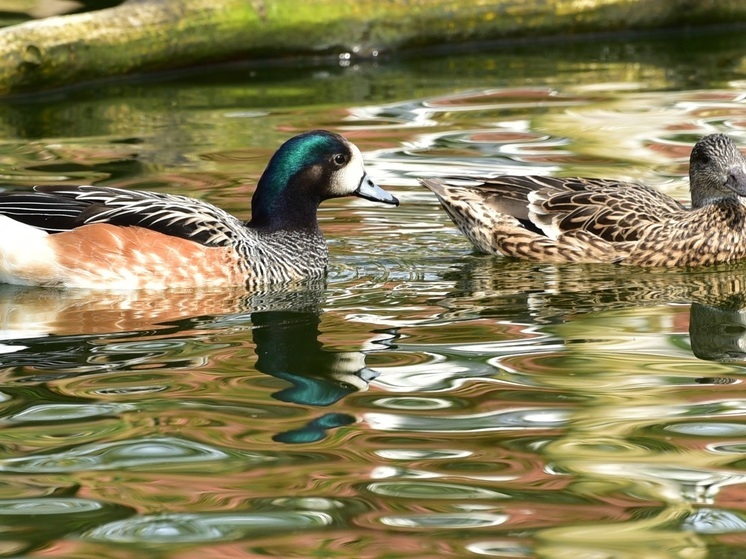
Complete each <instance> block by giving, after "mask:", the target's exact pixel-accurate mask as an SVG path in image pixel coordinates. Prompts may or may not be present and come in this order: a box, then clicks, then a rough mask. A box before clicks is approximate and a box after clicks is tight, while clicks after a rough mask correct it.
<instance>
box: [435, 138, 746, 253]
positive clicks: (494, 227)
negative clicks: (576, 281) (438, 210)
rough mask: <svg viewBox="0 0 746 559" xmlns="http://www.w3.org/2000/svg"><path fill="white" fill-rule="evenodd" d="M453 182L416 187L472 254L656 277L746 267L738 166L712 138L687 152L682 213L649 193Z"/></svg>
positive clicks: (582, 183)
mask: <svg viewBox="0 0 746 559" xmlns="http://www.w3.org/2000/svg"><path fill="white" fill-rule="evenodd" d="M458 181H459V182H461V183H462V184H461V185H458V184H453V181H450V182H446V181H444V180H439V179H424V180H422V183H423V184H424V185H425V186H426V187H427V188H429V189H430V190H432V191H433V192H434V193H435V194H436V196H437V197H438V199H439V200H440V203H441V204H442V205H443V208H445V210H446V212H448V214H449V215H450V216H451V219H453V221H454V222H455V223H456V225H457V226H458V227H459V229H460V230H461V231H462V233H464V235H466V236H467V237H468V238H469V240H470V241H471V242H472V243H473V244H474V246H475V247H476V248H477V249H478V250H479V251H481V252H485V253H489V254H502V255H504V256H509V257H513V258H519V259H524V260H535V261H543V262H552V263H562V262H618V263H622V264H632V265H638V266H661V267H673V266H706V265H711V264H718V263H725V262H733V261H736V260H741V259H744V258H746V200H745V199H744V197H745V196H746V160H745V159H744V157H743V155H741V153H740V152H739V151H738V149H737V148H736V146H735V144H734V143H733V142H732V141H731V140H730V138H728V137H727V136H724V135H722V134H712V135H710V136H705V137H704V138H702V139H701V140H700V141H699V142H697V144H696V145H695V146H694V149H693V150H692V154H691V158H690V167H689V183H690V190H691V197H692V207H691V209H687V208H685V207H684V206H682V205H681V204H679V203H678V202H677V201H675V200H673V199H672V198H670V197H668V196H666V195H665V194H662V193H661V192H658V191H657V190H655V189H653V188H650V187H647V186H643V185H639V184H632V183H622V182H616V181H611V180H603V179H582V178H574V179H561V178H554V177H537V176H523V177H520V176H503V177H496V178H489V179H476V178H473V177H460V178H459V179H458ZM465 181H470V182H471V183H474V182H475V181H477V182H479V183H480V184H478V185H464V184H463V183H464V182H465Z"/></svg>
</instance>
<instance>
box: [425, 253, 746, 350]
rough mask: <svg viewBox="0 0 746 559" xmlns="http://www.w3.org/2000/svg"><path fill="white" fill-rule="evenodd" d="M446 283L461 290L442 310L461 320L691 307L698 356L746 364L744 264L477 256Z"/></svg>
mask: <svg viewBox="0 0 746 559" xmlns="http://www.w3.org/2000/svg"><path fill="white" fill-rule="evenodd" d="M445 277H446V279H451V280H455V281H456V284H455V289H454V290H453V291H452V292H450V293H449V294H448V295H447V296H446V297H445V298H444V299H442V300H441V301H440V302H439V304H440V305H441V306H443V307H445V308H447V309H448V311H449V313H452V314H454V316H458V317H459V318H460V319H463V318H464V317H474V316H482V317H499V318H500V319H502V320H511V321H514V322H524V323H536V324H559V323H563V322H567V321H568V320H573V317H576V316H578V315H584V314H590V313H603V312H608V311H614V310H620V309H634V308H639V307H646V306H660V305H683V304H690V305H691V306H690V313H689V340H690V344H691V351H692V353H693V354H694V356H695V357H697V358H699V359H703V360H709V361H721V362H729V361H744V360H746V276H745V275H744V269H743V265H735V266H727V267H717V268H710V269H695V270H654V269H650V270H648V269H638V268H625V267H619V266H613V265H610V266H605V265H567V266H554V265H546V264H534V263H526V262H515V261H509V260H505V259H500V258H491V257H478V258H474V259H473V260H471V261H470V262H468V263H467V264H466V265H464V266H462V267H461V268H460V269H458V270H455V271H451V272H448V273H447V274H446V275H445ZM464 313H467V314H466V315H465V314H464Z"/></svg>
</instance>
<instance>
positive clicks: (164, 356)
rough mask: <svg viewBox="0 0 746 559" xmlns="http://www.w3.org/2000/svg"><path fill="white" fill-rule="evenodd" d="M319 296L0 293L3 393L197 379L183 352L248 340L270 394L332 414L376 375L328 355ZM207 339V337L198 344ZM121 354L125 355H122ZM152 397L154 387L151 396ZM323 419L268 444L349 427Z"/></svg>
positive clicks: (198, 357)
mask: <svg viewBox="0 0 746 559" xmlns="http://www.w3.org/2000/svg"><path fill="white" fill-rule="evenodd" d="M324 295H325V291H324V289H323V288H322V287H319V288H313V287H311V286H307V288H301V289H299V290H296V291H277V292H266V293H265V292H254V293H247V292H246V291H244V290H234V291H231V290H221V291H218V292H214V293H209V292H195V291H185V292H183V293H182V292H178V291H174V292H169V293H168V295H167V296H164V294H163V293H160V292H159V293H158V294H157V295H152V294H151V295H148V294H147V293H145V292H142V293H136V292H124V293H122V292H108V293H102V292H95V293H92V294H87V293H86V292H85V291H82V290H81V291H75V290H49V289H39V288H28V287H19V286H8V285H0V339H1V340H3V342H2V343H0V368H2V369H5V382H6V386H7V387H8V388H9V389H10V390H13V388H12V386H11V385H13V384H22V385H24V386H28V384H39V385H40V386H42V385H45V384H46V383H48V382H54V381H55V380H58V379H65V378H73V377H78V376H82V375H89V374H105V375H117V374H120V373H126V372H128V371H138V370H141V369H142V367H143V364H144V363H147V364H148V367H149V368H150V369H151V370H152V369H153V368H157V369H161V368H173V369H175V370H182V369H202V368H204V367H205V366H206V365H207V364H208V362H209V358H207V357H205V355H203V353H202V352H199V351H198V352H189V351H187V352H186V353H185V352H183V351H182V350H181V348H182V347H183V346H184V344H190V343H192V342H193V341H194V342H196V343H200V340H202V339H203V338H204V340H205V342H206V343H208V344H211V343H213V341H214V340H215V333H216V332H218V333H219V332H221V331H222V329H223V328H225V329H227V330H228V331H234V332H235V331H237V329H238V330H239V331H244V332H247V333H248V331H250V332H251V336H252V338H253V341H254V344H255V347H256V349H255V351H256V354H257V361H256V369H257V370H258V371H259V372H261V373H263V374H266V375H271V376H273V377H276V378H279V379H282V380H283V381H286V382H287V383H288V386H287V387H286V388H282V389H281V390H279V391H277V392H275V393H274V394H272V397H273V398H275V399H276V400H279V401H282V402H289V403H293V404H297V405H299V406H314V407H324V406H332V405H334V404H335V403H337V402H339V401H340V400H341V399H343V398H344V397H345V396H347V395H349V394H351V393H353V392H356V391H359V390H366V389H367V387H368V383H369V382H370V381H371V380H373V379H374V378H376V377H377V376H378V373H377V372H375V371H373V370H372V369H369V368H367V367H366V366H365V354H364V353H363V352H361V351H339V352H335V351H331V350H329V349H328V348H324V347H323V344H322V342H321V341H319V336H320V329H319V328H320V324H321V316H322V311H321V304H322V301H323V300H324ZM205 336H207V337H206V338H205ZM125 347H126V351H125V350H124V348H125ZM153 389H154V390H156V389H157V387H155V388H153ZM355 421H356V419H355V417H354V416H352V415H349V414H344V413H336V412H329V413H326V414H323V415H321V416H319V417H316V418H314V419H313V420H311V421H310V422H308V423H307V424H306V425H303V426H301V427H299V428H297V429H294V430H292V431H288V432H283V433H279V434H277V435H275V437H274V439H275V440H276V441H278V442H282V443H305V442H313V441H318V440H320V439H323V438H324V437H325V436H326V433H327V431H329V430H330V429H334V428H337V427H341V426H344V425H348V424H350V423H353V422H355Z"/></svg>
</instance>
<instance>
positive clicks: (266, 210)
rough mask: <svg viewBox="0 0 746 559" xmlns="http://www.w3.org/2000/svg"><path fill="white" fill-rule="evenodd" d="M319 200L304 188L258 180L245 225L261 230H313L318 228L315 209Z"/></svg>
mask: <svg viewBox="0 0 746 559" xmlns="http://www.w3.org/2000/svg"><path fill="white" fill-rule="evenodd" d="M320 202H321V200H318V199H315V198H314V197H311V196H309V195H308V193H306V192H302V193H297V192H293V189H291V188H283V189H281V190H278V189H272V188H267V185H265V184H263V182H262V181H260V182H259V185H258V186H257V189H256V192H255V193H254V196H253V198H252V201H251V221H250V222H249V223H248V226H249V227H251V228H253V229H257V230H263V231H279V230H286V231H307V232H315V231H318V230H319V224H318V219H317V217H316V212H317V210H318V206H319V203H320Z"/></svg>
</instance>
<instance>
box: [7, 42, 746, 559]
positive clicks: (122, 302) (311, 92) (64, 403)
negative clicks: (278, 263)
mask: <svg viewBox="0 0 746 559" xmlns="http://www.w3.org/2000/svg"><path fill="white" fill-rule="evenodd" d="M742 36H743V30H736V31H735V32H729V33H726V32H724V31H722V30H721V31H718V32H716V33H713V34H708V35H700V36H693V35H686V34H679V35H670V36H659V37H653V38H648V39H644V40H643V39H639V40H636V41H633V40H629V39H626V40H618V41H614V40H595V41H592V42H591V41H587V42H580V43H576V44H568V45H557V44H549V43H548V44H539V45H537V46H522V45H517V46H503V47H501V48H497V47H489V48H487V47H485V48H483V49H480V50H479V52H465V53H457V54H444V53H437V54H433V55H432V56H429V57H428V56H424V55H423V56H422V57H420V58H407V59H400V60H381V61H379V62H377V63H361V64H354V63H353V64H350V65H345V66H338V65H335V64H332V63H327V62H324V61H321V62H318V63H314V64H315V65H308V64H302V63H300V62H299V63H297V64H296V63H295V62H289V63H287V64H285V65H282V66H280V67H269V66H258V67H249V66H246V65H240V64H237V65H233V66H227V67H219V68H215V69H212V70H209V71H200V72H195V73H182V74H173V75H169V76H165V77H162V78H159V79H141V80H133V81H130V82H126V83H119V82H116V83H106V84H97V85H95V86H90V85H89V86H87V87H81V88H79V89H74V90H70V91H65V92H59V93H53V94H48V95H43V96H38V97H31V98H24V99H15V100H10V101H5V102H2V103H0V134H1V135H2V142H1V145H0V181H2V185H4V186H7V187H10V186H21V187H24V186H30V185H33V184H36V183H41V182H44V183H50V182H52V183H56V182H59V183H78V182H97V183H100V184H112V185H123V186H127V187H132V188H147V189H152V190H161V191H167V192H175V193H183V194H190V195H194V196H199V197H201V198H204V199H207V200H209V201H211V202H214V203H216V204H219V205H221V206H223V207H225V208H227V209H229V210H230V211H232V212H234V213H236V214H238V215H239V216H241V217H248V215H249V210H248V201H249V198H250V195H251V192H252V191H253V185H254V184H255V181H256V179H257V178H258V176H259V174H260V173H261V171H262V169H263V166H264V164H265V162H266V161H267V159H268V157H269V156H270V154H271V153H272V151H273V150H274V149H275V147H276V146H277V145H279V143H280V142H282V141H283V140H284V139H286V138H287V137H288V136H289V135H292V134H293V133H295V132H297V131H300V130H306V129H310V128H317V127H324V128H331V129H334V130H337V131H341V132H342V133H344V134H345V135H346V136H348V137H350V138H351V139H352V140H353V141H355V142H356V143H357V145H358V146H360V148H361V149H362V150H363V152H364V155H365V158H366V160H367V162H368V167H369V172H370V174H371V175H372V176H373V177H374V178H375V179H376V180H377V182H379V183H380V184H382V185H383V186H385V187H386V188H387V189H388V190H391V191H392V192H393V193H394V194H396V195H397V196H399V197H400V199H401V200H402V206H401V207H399V208H395V209H392V208H388V207H382V206H376V205H373V204H370V203H368V202H365V201H362V200H356V199H355V200H352V199H341V200H332V201H329V202H328V203H325V205H324V206H323V207H322V209H321V211H320V217H321V221H322V227H323V229H324V231H325V233H326V235H327V237H328V241H329V244H330V249H331V254H332V261H331V265H330V273H329V278H328V281H327V282H326V283H325V284H321V285H310V286H307V287H302V288H296V289H293V290H268V291H267V292H259V293H245V292H243V291H242V290H232V291H230V290H222V291H216V292H209V291H205V292H196V293H195V292H190V291H185V292H169V293H166V294H165V295H164V294H162V293H158V294H148V293H121V292H106V293H95V292H88V291H83V290H70V291H60V290H52V289H47V290H39V289H26V288H17V287H9V286H5V287H3V288H2V289H0V328H1V329H2V330H1V331H0V338H1V339H2V345H0V352H1V353H0V375H1V382H2V384H1V385H0V426H1V427H2V430H1V431H0V449H2V452H1V453H0V526H2V531H1V532H0V557H21V556H23V557H39V558H41V557H65V558H81V559H82V558H87V557H97V558H102V557H107V558H108V557H111V558H117V559H124V558H130V557H132V558H135V557H137V558H141V557H178V558H180V559H183V558H186V559H188V558H192V557H194V558H205V557H216V558H217V557H220V558H226V557H283V558H287V557H304V558H305V557H355V558H378V557H380V558H384V557H386V558H407V559H410V558H417V557H422V558H425V557H428V558H432V557H482V556H487V557H501V558H506V557H507V558H534V557H536V558H564V557H567V558H572V559H584V558H588V559H596V558H600V557H604V558H612V557H613V558H620V559H621V558H635V559H637V558H640V557H645V558H649V557H661V558H663V557H666V558H682V559H699V558H705V557H738V556H741V554H742V553H744V552H743V551H741V552H739V551H738V550H739V549H741V550H743V549H744V547H746V538H744V535H743V534H744V533H745V531H746V507H745V506H744V499H745V497H744V493H743V488H744V486H745V485H744V484H746V464H745V463H744V455H745V454H746V391H745V389H744V387H743V380H742V379H743V374H744V372H745V369H744V362H745V361H744V355H745V352H746V342H744V339H746V338H744V334H745V333H746V326H744V325H745V324H746V320H744V319H745V318H746V316H745V315H744V310H742V309H744V308H745V307H746V304H744V303H745V292H744V283H745V282H746V275H744V268H743V266H731V267H723V268H718V269H709V270H700V271H696V272H688V273H687V272H681V271H655V270H651V271H643V272H641V271H639V270H629V269H626V268H618V267H613V266H577V265H572V266H570V265H568V266H550V265H541V264H530V263H519V262H511V261H507V260H505V259H500V258H493V257H486V256H480V255H476V254H474V253H472V251H471V248H470V245H469V244H468V242H467V241H466V240H465V239H464V238H463V237H462V236H461V235H460V234H459V233H458V231H457V230H456V229H455V227H454V226H453V225H452V224H451V222H450V221H449V219H448V218H447V216H446V215H445V213H444V212H443V211H442V210H441V209H440V208H439V206H438V204H437V202H436V200H435V198H434V197H433V196H432V195H431V194H430V193H429V192H428V191H426V190H424V189H422V188H421V187H419V186H418V185H417V178H418V177H421V176H438V175H442V174H449V173H454V172H458V173H469V174H476V175H479V174H497V173H520V174H528V173H538V174H553V175H559V176H573V175H586V176H602V177H608V178H618V179H634V180H641V181H645V182H647V183H649V184H652V185H655V186H656V187H658V188H660V189H661V190H663V191H665V192H668V193H670V194H672V195H674V196H676V197H678V198H681V199H686V197H687V180H686V172H687V160H688V153H689V149H690V146H691V145H692V143H693V142H694V141H695V140H696V139H697V138H698V137H699V136H701V135H703V134H706V133H709V132H713V131H722V132H726V133H728V134H729V135H731V136H732V137H733V138H734V139H736V140H737V141H738V142H739V143H740V144H741V145H742V146H746V95H745V94H744V91H745V90H746V50H745V49H744V47H743V40H742Z"/></svg>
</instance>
